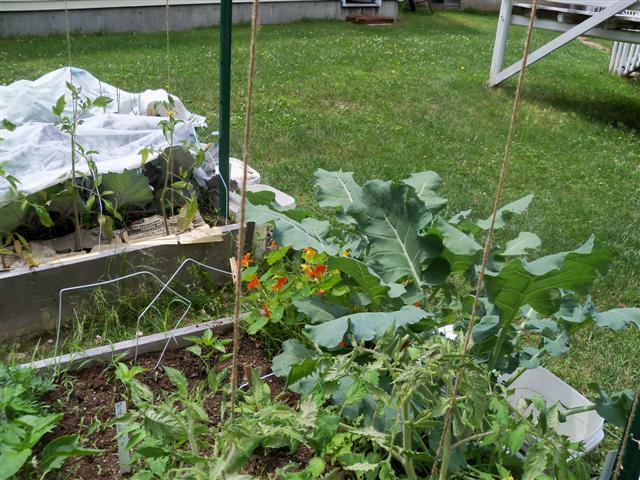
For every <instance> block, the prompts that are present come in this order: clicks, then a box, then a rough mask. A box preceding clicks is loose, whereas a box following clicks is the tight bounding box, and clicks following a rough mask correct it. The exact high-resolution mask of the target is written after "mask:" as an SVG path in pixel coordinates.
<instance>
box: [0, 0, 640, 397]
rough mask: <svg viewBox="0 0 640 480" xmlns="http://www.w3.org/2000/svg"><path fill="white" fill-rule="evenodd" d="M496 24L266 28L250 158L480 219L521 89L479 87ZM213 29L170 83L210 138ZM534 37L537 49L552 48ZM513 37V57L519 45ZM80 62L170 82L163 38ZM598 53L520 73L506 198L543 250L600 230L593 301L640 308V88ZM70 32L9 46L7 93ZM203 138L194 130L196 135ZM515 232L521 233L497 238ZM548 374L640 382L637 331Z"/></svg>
mask: <svg viewBox="0 0 640 480" xmlns="http://www.w3.org/2000/svg"><path fill="white" fill-rule="evenodd" d="M495 23H496V17H494V16H482V15H474V14H469V13H459V12H437V13H435V14H433V15H429V14H426V13H420V12H419V13H415V14H413V13H411V14H409V13H406V14H404V15H403V16H402V18H401V20H400V22H398V23H397V24H396V25H395V26H392V27H367V26H356V25H352V24H349V23H343V22H299V23H295V24H291V25H277V26H263V27H261V29H260V33H259V45H258V57H257V79H256V82H257V83H256V91H255V108H254V113H255V117H254V123H253V125H254V129H253V142H252V152H251V164H252V165H253V166H254V167H255V168H257V169H258V170H259V171H260V172H261V173H262V175H263V179H264V181H265V182H267V183H270V184H272V185H274V186H276V187H278V188H280V189H281V190H284V191H286V192H288V193H290V194H292V195H294V196H295V197H296V199H297V201H298V203H299V204H301V205H304V206H312V205H313V203H314V189H313V172H314V171H315V170H316V169H317V168H319V167H322V168H325V169H339V168H342V169H343V170H349V171H354V172H355V174H356V178H357V179H358V180H360V181H365V180H367V179H370V178H383V179H401V178H405V177H407V176H409V174H411V173H412V172H416V171H421V170H426V169H431V170H435V171H437V172H439V173H440V174H441V175H442V177H443V180H444V196H446V197H448V198H449V199H450V212H451V213H456V212H457V211H459V210H461V209H466V208H472V209H473V211H474V214H475V215H476V216H477V218H484V217H486V216H487V215H488V214H489V211H490V208H491V202H492V198H493V195H494V189H495V184H496V180H497V175H498V167H499V163H500V160H501V155H502V152H503V148H504V142H505V137H506V132H507V127H508V120H509V116H510V113H511V105H512V99H513V94H514V85H515V81H514V80H511V81H509V82H507V83H506V84H504V85H503V86H502V87H500V88H497V89H494V90H490V89H488V88H487V87H486V86H485V81H486V80H487V74H488V70H489V64H490V61H491V51H492V45H493V34H494V30H495ZM218 35H219V31H218V30H217V29H198V30H192V31H187V32H178V33H172V34H171V50H170V58H171V61H170V72H171V79H170V81H169V86H168V87H169V89H170V91H171V92H173V93H175V94H176V95H178V96H180V97H181V98H182V100H183V101H184V102H185V104H186V105H187V106H188V108H189V109H190V110H191V111H194V112H197V113H201V114H205V115H207V117H208V118H209V119H210V126H211V130H215V129H216V128H217V119H216V112H217V103H218V81H217V80H218V70H217V69H218V60H219V56H218ZM551 36H552V34H549V33H546V32H540V31H537V32H536V33H535V37H534V43H535V44H539V43H540V42H541V41H543V40H548V39H549V38H551ZM523 37H524V30H523V29H518V28H514V29H513V35H512V41H511V42H510V44H509V55H508V57H509V58H508V60H509V61H515V60H516V58H517V57H518V54H519V52H520V51H521V49H522V42H523ZM248 40H249V28H248V27H247V26H239V27H237V28H236V29H235V31H234V35H233V105H232V109H233V113H232V115H233V118H232V126H233V133H232V135H233V139H232V152H233V154H234V155H235V156H237V157H239V156H241V151H240V143H241V136H242V125H243V115H244V105H245V90H246V71H247V66H246V63H247V58H248ZM72 42H73V49H72V57H73V64H74V65H75V66H77V67H82V68H85V69H87V70H89V71H90V72H91V73H93V74H94V75H96V76H97V77H99V78H101V79H102V80H104V81H106V82H109V83H111V84H113V85H117V86H119V87H121V88H123V89H125V90H130V91H140V90H144V89H147V88H162V87H165V85H166V83H167V82H166V76H167V62H166V50H165V36H164V34H163V33H159V34H144V35H143V34H120V35H91V36H84V35H73V38H72ZM608 61H609V58H608V55H607V54H606V53H602V52H600V51H597V50H595V49H592V48H589V47H587V46H585V45H583V44H581V43H578V42H575V43H573V44H571V45H570V46H568V47H566V48H564V49H562V50H560V51H558V52H556V53H554V54H553V55H552V56H550V57H548V58H546V59H544V60H543V61H541V62H539V63H538V64H536V65H534V66H533V67H532V68H530V69H529V71H528V75H527V79H526V83H525V86H524V91H523V106H522V115H521V118H520V122H519V127H518V130H517V133H516V136H515V140H514V150H513V158H512V161H511V165H510V169H509V175H508V179H507V185H506V190H505V194H504V198H505V203H506V202H507V201H510V200H513V199H516V198H519V197H521V196H523V195H525V194H527V193H533V194H535V200H534V203H533V205H532V207H531V208H530V211H529V212H528V213H527V214H526V215H525V216H523V217H522V218H519V219H518V220H517V222H516V226H517V228H518V229H520V230H527V231H533V232H536V233H537V234H538V235H539V236H540V237H541V238H542V241H543V251H544V253H553V252H556V251H560V250H563V249H572V248H575V247H577V246H578V245H580V244H581V243H582V242H584V241H585V240H586V239H587V238H588V237H589V235H591V234H592V233H593V234H595V235H596V237H597V239H598V240H599V241H600V242H602V243H603V244H605V245H606V246H607V247H608V248H609V249H610V250H611V252H612V257H613V264H612V268H611V271H610V273H609V275H608V276H607V277H605V278H602V279H600V280H599V281H598V282H597V285H596V288H595V291H594V297H595V300H596V302H597V303H598V304H599V305H600V306H601V307H603V308H604V307H616V306H618V305H619V304H625V305H638V306H640V82H637V81H635V82H634V81H628V80H624V79H620V78H617V77H613V76H610V75H608V74H607V66H608ZM66 62H67V52H66V44H65V39H64V37H62V36H57V37H52V38H46V39H40V38H38V39H35V38H34V39H20V40H2V42H0V63H1V64H2V68H0V83H8V82H11V81H14V80H17V79H21V78H28V79H34V78H36V77H38V76H40V75H42V74H44V73H46V72H47V71H49V70H52V69H54V68H58V67H60V66H63V65H65V64H66ZM203 138H204V135H203ZM508 235H513V229H512V230H511V231H509V232H504V233H501V234H500V235H499V238H500V237H502V238H503V239H504V238H505V237H507V236H508ZM551 368H552V369H553V370H554V371H555V372H556V373H558V374H559V375H560V376H562V377H563V378H564V379H565V380H566V381H568V382H569V383H571V384H572V385H574V386H575V387H576V388H578V389H580V390H582V391H584V392H588V390H589V387H588V384H589V383H591V382H598V383H600V384H601V385H603V386H604V387H605V388H607V389H619V388H623V387H631V386H632V385H635V384H636V383H637V382H638V381H640V333H639V332H638V329H636V328H635V327H634V328H632V329H629V330H627V331H625V332H619V333H613V332H603V331H601V330H595V329H590V330H588V331H586V332H585V333H583V334H581V335H579V336H578V338H577V341H576V342H575V344H574V345H573V349H572V353H571V354H570V355H569V356H567V357H566V358H565V359H563V360H562V361H561V362H556V363H553V364H552V365H551Z"/></svg>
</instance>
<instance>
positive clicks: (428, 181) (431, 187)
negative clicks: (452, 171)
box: [402, 170, 447, 212]
mask: <svg viewBox="0 0 640 480" xmlns="http://www.w3.org/2000/svg"><path fill="white" fill-rule="evenodd" d="M402 181H403V182H404V183H406V184H407V185H410V186H412V187H413V188H414V190H415V191H416V194H417V195H418V198H419V199H420V200H422V201H423V202H424V204H425V205H426V206H427V208H428V209H429V210H431V211H433V212H437V211H439V210H442V209H443V208H444V207H445V205H446V204H447V200H446V199H445V198H440V197H439V196H438V195H437V194H436V191H437V190H438V189H439V188H440V186H441V185H442V179H441V178H440V175H438V174H437V173H436V172H432V171H430V170H427V171H424V172H419V173H414V174H413V175H411V176H410V177H409V178H405V179H404V180H402Z"/></svg>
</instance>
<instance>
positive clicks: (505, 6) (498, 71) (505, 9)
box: [488, 0, 640, 87]
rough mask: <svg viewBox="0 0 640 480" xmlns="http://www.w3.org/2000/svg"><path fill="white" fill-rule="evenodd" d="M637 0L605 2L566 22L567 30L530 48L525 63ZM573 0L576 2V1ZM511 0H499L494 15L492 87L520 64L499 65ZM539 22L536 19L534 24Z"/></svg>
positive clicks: (559, 46)
mask: <svg viewBox="0 0 640 480" xmlns="http://www.w3.org/2000/svg"><path fill="white" fill-rule="evenodd" d="M636 2H637V0H616V1H612V2H610V3H608V5H609V6H607V7H606V8H603V9H602V10H600V11H599V12H597V13H595V14H593V15H592V16H591V17H590V18H588V19H587V20H585V21H583V22H582V23H579V24H577V25H575V26H570V25H567V27H569V28H567V31H565V32H564V33H562V34H561V35H559V36H557V37H556V38H554V39H553V40H551V41H550V42H548V43H547V44H545V45H543V46H542V47H540V48H538V49H537V50H535V51H534V52H532V53H531V54H530V55H529V58H528V60H527V66H529V65H531V64H533V63H535V62H537V61H538V60H540V59H542V58H544V57H546V56H547V55H549V54H550V53H552V52H554V51H556V50H557V49H559V48H561V47H563V46H564V45H566V44H567V43H569V42H570V41H571V40H574V39H576V38H577V37H579V36H581V35H584V34H586V33H587V32H589V31H590V30H593V29H594V28H596V27H598V25H600V24H602V23H603V22H606V21H607V20H609V19H610V18H612V17H614V16H615V15H617V14H618V13H620V12H622V11H623V10H627V9H628V8H629V7H631V6H632V5H634V4H635V3H636ZM575 3H580V2H579V1H576V2H575ZM513 4H514V2H513V0H502V4H501V6H500V15H499V17H498V27H497V30H496V39H495V44H494V48H493V58H492V60H491V72H490V78H489V82H488V85H489V86H490V87H495V86H496V85H499V84H500V83H502V82H504V81H505V80H506V79H508V78H510V77H512V76H513V75H516V74H517V73H518V72H519V71H520V69H521V68H522V61H521V60H518V61H517V62H516V63H514V64H513V65H511V66H509V67H507V68H506V69H504V70H503V69H502V66H503V63H504V52H505V48H506V45H507V37H508V33H509V25H510V24H511V23H512V20H513V13H512V12H513ZM537 24H539V22H536V25H537ZM629 33H631V32H629ZM637 35H638V39H639V40H640V34H637Z"/></svg>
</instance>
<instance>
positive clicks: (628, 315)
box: [594, 308, 640, 331]
mask: <svg viewBox="0 0 640 480" xmlns="http://www.w3.org/2000/svg"><path fill="white" fill-rule="evenodd" d="M594 319H595V322H596V325H598V326H599V327H608V328H610V329H611V330H615V331H618V330H622V329H624V328H627V327H628V326H629V325H631V324H632V323H633V324H635V326H636V327H638V328H639V329H640V308H614V309H613V310H608V311H606V312H600V313H595V314H594Z"/></svg>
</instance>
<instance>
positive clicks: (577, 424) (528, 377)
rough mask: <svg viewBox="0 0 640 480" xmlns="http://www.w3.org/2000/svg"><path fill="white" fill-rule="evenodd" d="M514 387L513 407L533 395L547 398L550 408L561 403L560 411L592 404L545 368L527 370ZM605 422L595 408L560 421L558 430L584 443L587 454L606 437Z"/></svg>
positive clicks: (511, 399)
mask: <svg viewBox="0 0 640 480" xmlns="http://www.w3.org/2000/svg"><path fill="white" fill-rule="evenodd" d="M511 388H513V389H515V392H514V393H513V395H511V396H510V397H509V398H508V400H509V403H511V404H512V405H513V406H516V405H517V403H518V400H520V399H521V398H526V399H531V398H533V397H542V398H544V400H545V401H546V404H547V406H548V407H551V406H553V405H555V404H558V410H559V411H560V412H563V411H566V410H568V409H570V408H575V407H582V406H587V405H591V404H592V403H593V402H590V401H589V400H588V399H587V398H586V397H585V396H584V395H582V394H581V393H580V392H578V391H577V390H575V389H574V388H572V387H571V386H570V385H568V384H567V383H565V382H563V381H562V380H561V379H560V378H558V377H556V376H555V375H554V374H553V373H551V372H550V371H549V370H547V369H546V368H543V367H538V368H534V369H531V370H526V371H525V372H524V373H523V374H522V375H520V377H518V378H517V379H516V380H515V381H514V382H513V384H511ZM603 425H604V420H603V419H602V417H600V415H598V414H597V413H596V412H595V411H593V410H592V411H589V412H582V413H577V414H575V415H570V416H569V417H567V420H566V421H565V422H563V423H559V424H558V426H557V427H556V431H558V432H559V433H562V434H564V435H566V436H568V437H569V438H570V439H571V441H573V442H580V443H582V445H583V448H584V453H587V452H590V451H591V450H593V449H594V448H595V447H596V446H598V444H599V443H600V442H601V441H602V439H603V438H604V430H603ZM581 454H582V453H581ZM581 454H580V455H581ZM576 455H578V453H576Z"/></svg>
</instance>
